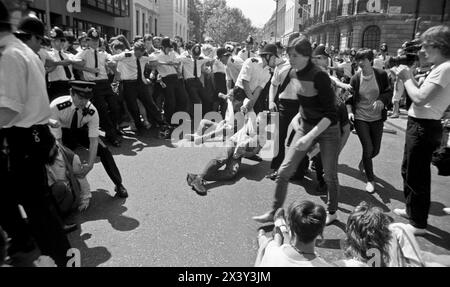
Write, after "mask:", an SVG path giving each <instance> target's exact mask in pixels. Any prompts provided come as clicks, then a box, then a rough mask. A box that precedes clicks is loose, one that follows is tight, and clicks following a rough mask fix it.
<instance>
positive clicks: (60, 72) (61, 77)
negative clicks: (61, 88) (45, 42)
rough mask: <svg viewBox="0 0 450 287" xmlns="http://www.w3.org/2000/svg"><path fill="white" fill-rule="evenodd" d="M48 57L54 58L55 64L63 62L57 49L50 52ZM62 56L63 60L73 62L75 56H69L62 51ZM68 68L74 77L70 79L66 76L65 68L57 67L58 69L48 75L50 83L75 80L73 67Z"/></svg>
mask: <svg viewBox="0 0 450 287" xmlns="http://www.w3.org/2000/svg"><path fill="white" fill-rule="evenodd" d="M48 55H49V56H50V57H51V58H52V60H53V61H55V62H61V61H62V60H61V58H60V56H59V51H58V50H56V49H52V51H50V52H49V53H48ZM61 56H62V57H63V59H64V60H65V59H69V60H73V58H74V56H73V55H71V54H67V53H65V52H64V51H61ZM67 68H69V71H70V74H71V75H72V77H71V78H70V79H68V78H67V76H66V72H65V69H64V67H63V66H56V68H55V69H54V70H53V71H51V72H49V73H48V81H49V82H56V81H72V80H74V75H73V70H72V65H69V66H67Z"/></svg>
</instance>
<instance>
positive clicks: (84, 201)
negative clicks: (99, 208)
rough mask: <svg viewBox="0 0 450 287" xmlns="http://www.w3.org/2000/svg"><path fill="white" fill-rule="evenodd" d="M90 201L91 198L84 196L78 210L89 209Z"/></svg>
mask: <svg viewBox="0 0 450 287" xmlns="http://www.w3.org/2000/svg"><path fill="white" fill-rule="evenodd" d="M90 201H91V200H90V199H89V198H83V199H82V200H81V201H80V204H79V205H78V211H79V212H82V211H85V210H86V209H88V207H89V203H90Z"/></svg>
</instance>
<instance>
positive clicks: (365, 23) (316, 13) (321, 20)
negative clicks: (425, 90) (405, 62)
mask: <svg viewBox="0 0 450 287" xmlns="http://www.w3.org/2000/svg"><path fill="white" fill-rule="evenodd" d="M299 3H300V4H301V5H302V7H301V9H302V11H303V15H302V17H301V20H300V21H299V23H300V24H299V25H300V32H303V33H304V34H305V35H307V36H309V38H310V40H311V41H312V42H316V43H322V44H325V45H326V46H334V47H335V48H337V49H340V50H345V49H348V48H356V49H357V48H361V47H365V48H371V49H379V46H380V44H381V43H387V44H388V47H389V52H390V53H391V54H395V53H396V50H397V49H398V48H400V47H401V45H402V44H403V43H404V42H405V41H409V40H412V39H413V38H414V37H415V35H416V33H418V32H419V33H420V32H424V31H425V30H426V29H428V28H429V27H431V26H434V25H438V24H440V23H447V24H448V23H449V14H450V1H449V0H433V1H424V0H413V1H411V0H299Z"/></svg>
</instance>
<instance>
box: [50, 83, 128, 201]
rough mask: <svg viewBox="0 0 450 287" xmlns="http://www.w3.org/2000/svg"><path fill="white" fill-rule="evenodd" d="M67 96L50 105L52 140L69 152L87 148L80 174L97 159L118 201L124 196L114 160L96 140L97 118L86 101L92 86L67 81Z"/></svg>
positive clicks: (104, 146) (105, 147) (90, 95)
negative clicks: (68, 91) (85, 163)
mask: <svg viewBox="0 0 450 287" xmlns="http://www.w3.org/2000/svg"><path fill="white" fill-rule="evenodd" d="M70 85H71V89H70V96H65V97H59V98H57V99H55V100H54V101H53V102H51V103H50V110H51V116H50V120H49V121H50V125H51V128H52V129H51V131H52V133H53V135H54V136H55V138H56V140H57V141H58V142H59V143H61V144H64V145H65V146H67V147H68V148H70V149H72V150H73V149H75V148H76V147H77V146H78V145H82V146H83V147H85V148H88V149H89V161H88V164H87V165H83V168H82V172H81V174H83V175H84V176H86V175H87V174H88V173H89V172H90V171H91V170H92V168H93V167H94V163H95V160H96V158H97V156H99V157H100V159H101V162H102V164H103V166H104V168H105V170H106V173H107V174H108V175H109V177H110V178H111V180H112V181H113V182H114V184H115V186H116V187H115V191H116V193H117V195H118V196H119V197H121V198H126V197H128V193H127V190H126V188H125V187H124V186H123V185H122V177H121V175H120V172H119V169H118V168H117V165H116V163H115V161H114V158H113V156H112V154H111V151H109V149H108V148H107V146H106V145H105V144H104V143H103V142H102V141H101V140H100V139H99V132H100V131H99V121H100V120H99V115H98V113H97V109H96V108H95V107H94V105H92V103H91V102H90V101H89V99H91V98H92V97H93V92H92V91H93V86H95V83H92V82H83V81H72V82H70Z"/></svg>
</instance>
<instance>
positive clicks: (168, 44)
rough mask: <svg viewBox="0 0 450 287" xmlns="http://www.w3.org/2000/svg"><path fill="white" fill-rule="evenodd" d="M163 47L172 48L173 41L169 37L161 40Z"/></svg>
mask: <svg viewBox="0 0 450 287" xmlns="http://www.w3.org/2000/svg"><path fill="white" fill-rule="evenodd" d="M161 47H163V48H172V40H170V38H169V37H164V38H163V39H162V40H161Z"/></svg>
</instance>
